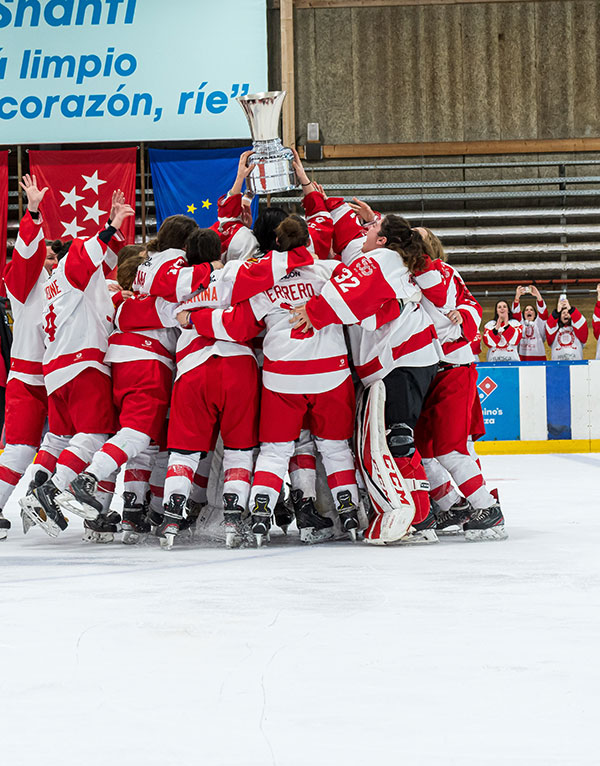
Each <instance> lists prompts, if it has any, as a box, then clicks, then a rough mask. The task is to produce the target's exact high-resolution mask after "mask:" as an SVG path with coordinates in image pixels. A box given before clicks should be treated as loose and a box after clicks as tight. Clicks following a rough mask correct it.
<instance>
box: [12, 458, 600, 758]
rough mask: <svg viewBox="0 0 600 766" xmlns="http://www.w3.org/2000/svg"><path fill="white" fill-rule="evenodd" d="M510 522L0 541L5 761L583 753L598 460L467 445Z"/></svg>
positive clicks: (597, 677)
mask: <svg viewBox="0 0 600 766" xmlns="http://www.w3.org/2000/svg"><path fill="white" fill-rule="evenodd" d="M481 460H482V463H483V467H484V472H485V473H486V476H487V478H488V481H489V484H490V485H491V486H498V487H499V488H500V493H501V499H502V502H503V506H504V509H505V514H506V517H507V527H508V529H509V533H510V538H509V540H507V541H506V542H500V543H479V544H467V543H465V542H464V541H463V540H462V539H446V540H444V541H442V542H440V543H439V544H438V545H433V546H428V547H425V548H420V549H415V548H412V549H406V548H386V549H373V548H370V547H367V546H363V545H358V546H352V545H351V544H345V543H336V544H332V545H329V546H321V547H313V548H301V547H300V546H299V545H296V544H295V542H294V540H292V539H290V540H289V541H287V544H286V543H284V542H283V541H282V539H281V538H276V539H275V541H274V544H272V546H271V547H270V548H269V549H267V550H261V551H256V550H247V551H226V550H222V549H219V548H192V547H187V548H183V547H181V548H179V549H177V548H175V549H173V550H172V551H171V552H164V551H161V550H159V549H157V548H155V547H150V546H145V547H139V548H138V547H126V546H123V545H120V544H114V545H110V546H105V547H102V546H87V545H85V544H83V543H81V542H80V541H79V532H78V529H79V528H80V524H81V523H80V521H79V520H76V519H75V520H73V522H72V525H73V527H74V529H72V530H68V531H67V533H65V535H64V537H63V538H62V539H59V540H57V541H56V542H52V541H50V540H49V539H48V538H47V537H45V536H44V535H43V533H42V532H41V531H40V530H32V531H31V532H30V533H29V535H28V536H27V537H23V535H22V534H21V532H20V529H19V528H18V525H17V523H16V522H17V513H16V508H15V501H14V499H13V500H12V501H11V503H10V504H9V506H8V508H7V515H8V517H9V518H10V519H11V520H12V521H13V524H14V528H13V530H12V531H11V536H10V538H9V539H8V540H7V541H5V542H3V543H0V561H1V566H0V582H1V583H2V587H1V588H0V598H1V600H2V612H1V613H2V623H1V629H0V645H1V647H2V655H1V656H2V674H1V675H0V679H1V680H0V688H1V690H2V703H3V704H2V750H1V752H2V763H3V764H6V765H7V766H34V765H35V766H40V764H43V766H55V765H56V766H75V764H77V766H81V764H85V766H107V764H109V763H110V764H115V766H121V765H122V764H126V765H127V766H188V765H191V764H206V765H207V766H233V765H234V764H235V766H271V765H272V764H276V766H325V765H326V764H327V766H334V765H335V766H338V765H339V766H359V764H360V766H364V764H371V763H372V764H377V766H388V765H389V766H392V765H393V766H397V765H398V764H407V765H408V766H448V765H450V766H454V765H455V766H465V764H466V765H467V766H491V765H493V766H506V764H519V765H520V766H532V765H536V766H538V765H539V766H556V764H564V765H565V766H573V765H577V766H581V765H582V764H597V763H598V749H597V738H596V727H597V716H598V707H597V698H598V689H599V688H600V670H599V666H600V664H599V662H598V646H599V645H600V643H599V639H600V577H599V575H598V550H599V549H600V516H599V514H598V494H597V486H598V477H599V476H600V455H598V454H588V455H515V456H512V455H495V456H484V457H482V458H481Z"/></svg>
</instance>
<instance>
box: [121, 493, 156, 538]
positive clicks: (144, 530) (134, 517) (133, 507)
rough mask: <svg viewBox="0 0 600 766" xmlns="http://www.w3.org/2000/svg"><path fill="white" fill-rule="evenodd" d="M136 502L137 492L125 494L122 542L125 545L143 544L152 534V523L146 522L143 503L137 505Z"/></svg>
mask: <svg viewBox="0 0 600 766" xmlns="http://www.w3.org/2000/svg"><path fill="white" fill-rule="evenodd" d="M136 500H137V497H136V494H135V492H123V519H122V521H121V530H122V532H123V535H122V536H121V542H122V543H124V544H125V545H136V544H137V543H141V542H143V541H144V540H145V539H146V536H147V535H148V533H149V532H150V523H149V522H148V521H147V520H146V508H145V506H144V504H143V503H136Z"/></svg>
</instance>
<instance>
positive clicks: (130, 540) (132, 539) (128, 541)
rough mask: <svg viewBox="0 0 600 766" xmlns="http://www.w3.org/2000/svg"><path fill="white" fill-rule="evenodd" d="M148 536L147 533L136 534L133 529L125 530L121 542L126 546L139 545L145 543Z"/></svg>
mask: <svg viewBox="0 0 600 766" xmlns="http://www.w3.org/2000/svg"><path fill="white" fill-rule="evenodd" d="M146 536H147V533H144V532H134V531H133V530H131V529H129V530H127V529H124V530H123V536H122V537H121V542H122V543H124V544H125V545H137V544H138V543H143V542H144V540H145V538H146Z"/></svg>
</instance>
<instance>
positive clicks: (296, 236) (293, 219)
mask: <svg viewBox="0 0 600 766" xmlns="http://www.w3.org/2000/svg"><path fill="white" fill-rule="evenodd" d="M275 234H276V235H277V247H278V249H279V250H281V251H284V250H293V249H294V248H295V247H302V246H306V245H308V243H309V236H308V226H307V225H306V221H305V220H304V218H301V217H300V216H299V215H289V216H288V217H287V218H285V219H284V220H283V221H282V222H281V223H280V224H279V226H278V227H277V228H276V229H275Z"/></svg>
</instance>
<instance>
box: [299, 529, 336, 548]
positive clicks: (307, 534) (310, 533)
mask: <svg viewBox="0 0 600 766" xmlns="http://www.w3.org/2000/svg"><path fill="white" fill-rule="evenodd" d="M333 536H334V529H333V527H326V528H325V529H315V528H314V527H304V528H303V529H301V530H300V542H301V543H305V544H306V545H315V544H316V543H324V542H327V540H332V539H333Z"/></svg>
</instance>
